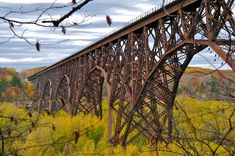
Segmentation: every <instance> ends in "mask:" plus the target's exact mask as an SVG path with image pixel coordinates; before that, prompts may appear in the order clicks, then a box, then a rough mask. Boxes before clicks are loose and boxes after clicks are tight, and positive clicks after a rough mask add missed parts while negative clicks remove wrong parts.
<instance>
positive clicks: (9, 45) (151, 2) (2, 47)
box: [0, 0, 229, 71]
mask: <svg viewBox="0 0 235 156" xmlns="http://www.w3.org/2000/svg"><path fill="white" fill-rule="evenodd" d="M52 2H54V0H0V16H4V15H5V14H6V13H7V12H9V9H11V10H12V11H22V10H23V11H30V10H34V9H35V8H47V7H48V6H50V5H51V3H52ZM70 2H71V0H57V1H56V3H55V6H62V5H69V6H68V7H66V8H65V9H62V10H52V11H50V13H51V15H52V16H53V17H59V16H62V15H63V14H64V13H65V12H67V11H69V10H70V9H71V4H70ZM78 2H79V1H78ZM160 5H162V4H161V1H160V0H125V1H120V0H93V1H92V2H90V3H89V4H88V5H86V6H85V7H84V8H82V9H81V10H80V11H79V12H77V13H76V14H74V15H73V16H72V17H71V19H70V21H76V22H79V21H81V20H82V19H83V17H84V15H95V16H94V17H92V18H89V20H88V21H86V22H84V23H83V24H81V25H78V26H76V27H72V28H69V29H68V30H67V32H66V35H64V34H63V33H62V32H61V29H60V28H57V29H55V28H43V27H38V26H35V25H25V26H23V27H22V28H18V27H14V30H15V31H16V32H18V33H19V34H21V32H22V30H26V29H27V31H25V33H24V36H25V37H27V39H28V40H29V41H30V42H31V43H33V44H35V42H36V41H37V40H38V41H39V42H40V43H41V44H42V46H41V50H40V52H38V51H36V48H35V47H34V46H32V45H30V44H28V43H26V42H25V41H24V40H20V39H19V38H13V39H11V40H10V41H9V42H6V43H4V42H5V41H6V40H8V39H9V38H10V37H11V36H12V35H13V34H12V32H11V31H10V30H9V27H8V24H7V23H4V22H3V21H0V67H13V68H16V69H17V70H18V71H20V70H22V69H27V68H34V67H39V66H49V65H51V64H54V63H55V62H57V61H59V60H61V59H63V58H65V57H68V56H70V55H71V54H73V53H76V52H78V51H79V50H81V49H82V48H84V47H86V46H87V45H88V44H90V43H92V42H94V41H96V40H98V39H99V38H101V37H102V36H104V35H105V34H107V33H109V32H111V31H113V30H114V29H118V28H121V27H122V26H123V25H124V24H125V23H126V22H128V21H130V20H131V19H133V18H135V17H136V16H138V15H139V14H141V13H143V12H145V11H148V10H150V9H151V8H153V7H155V6H160ZM39 13H40V11H39V12H30V13H27V14H23V15H21V14H19V13H17V14H14V13H13V14H10V15H9V16H8V17H10V18H12V19H20V20H23V21H32V20H35V19H36V18H37V16H38V14H39ZM106 15H110V16H111V17H112V20H113V25H112V26H111V27H109V26H108V25H107V23H106V19H105V16H106ZM60 41H65V42H61V43H59V44H56V43H57V42H60ZM3 43H4V44H3ZM214 55H215V54H214V53H212V54H210V53H208V52H207V51H204V52H202V53H200V54H198V55H196V56H195V57H194V59H193V60H192V62H191V63H190V66H199V67H207V68H216V67H218V66H220V64H221V62H222V61H221V60H219V59H217V61H216V62H213V60H214ZM208 61H209V62H208ZM222 69H229V67H228V66H224V67H223V68H222Z"/></svg>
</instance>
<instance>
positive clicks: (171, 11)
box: [30, 0, 235, 146]
mask: <svg viewBox="0 0 235 156" xmlns="http://www.w3.org/2000/svg"><path fill="white" fill-rule="evenodd" d="M232 5H233V0H220V1H210V0H187V1H186V0H185V1H174V2H173V3H171V4H170V5H168V6H166V7H165V8H161V9H160V10H157V11H154V12H153V13H150V14H147V16H145V17H143V18H142V19H139V20H138V21H135V22H134V23H132V24H130V25H128V26H127V27H126V28H123V29H121V30H119V31H117V32H115V33H114V34H111V35H110V36H107V37H106V38H103V39H102V40H100V41H98V42H96V43H94V44H92V45H90V46H88V47H87V48H85V49H84V50H82V51H81V52H79V53H77V54H75V55H72V56H71V57H69V58H67V59H64V60H62V61H60V62H59V63H56V64H55V65H53V66H51V67H48V68H47V69H46V70H44V71H42V72H40V73H38V74H36V75H34V76H32V77H30V80H32V81H34V83H35V84H38V85H37V86H38V87H37V90H36V94H35V105H37V110H38V111H44V110H47V111H49V112H50V113H52V114H54V113H56V112H57V111H59V110H61V109H63V110H65V111H67V112H68V113H71V114H72V115H77V114H78V113H80V112H83V113H86V114H87V113H93V114H95V115H97V116H99V117H100V118H102V92H103V90H102V89H103V85H104V84H105V86H106V89H107V91H106V92H107V99H108V103H109V108H108V128H109V131H108V137H109V141H110V143H112V144H114V145H117V144H122V145H123V146H126V145H127V144H128V143H131V142H133V141H134V140H135V139H136V138H138V137H140V136H143V137H147V138H148V139H149V140H151V142H157V141H164V142H169V141H170V140H171V133H172V129H173V111H172V110H173V106H174V100H175V97H176V92H177V88H178V83H179V81H180V78H181V76H182V74H183V73H184V71H185V69H186V68H187V66H188V64H189V63H190V61H191V59H192V58H193V56H194V55H195V54H197V53H199V52H201V51H202V50H203V49H205V48H207V47H210V48H212V49H213V50H214V51H215V52H216V53H217V54H218V55H219V56H220V57H221V58H222V59H223V60H224V61H225V62H227V63H228V64H229V65H230V67H231V68H232V69H233V71H234V70H235V61H234V60H235V52H234V40H235V25H234V19H233V17H232V11H231V7H232ZM39 97H40V98H39Z"/></svg>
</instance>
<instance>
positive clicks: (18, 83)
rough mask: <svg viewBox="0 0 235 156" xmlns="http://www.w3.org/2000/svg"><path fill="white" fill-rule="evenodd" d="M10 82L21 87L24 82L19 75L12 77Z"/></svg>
mask: <svg viewBox="0 0 235 156" xmlns="http://www.w3.org/2000/svg"><path fill="white" fill-rule="evenodd" d="M10 84H11V86H14V87H19V88H22V87H23V83H22V81H21V79H20V78H19V77H17V76H13V77H12V79H11V81H10Z"/></svg>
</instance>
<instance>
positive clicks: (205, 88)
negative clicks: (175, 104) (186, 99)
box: [178, 67, 235, 101]
mask: <svg viewBox="0 0 235 156" xmlns="http://www.w3.org/2000/svg"><path fill="white" fill-rule="evenodd" d="M178 94H186V95H188V96H191V97H194V98H201V99H207V100H208V99H214V100H226V101H235V72H233V71H231V70H219V71H218V70H216V71H215V70H211V69H205V68H192V67H189V68H187V70H186V72H185V73H184V74H183V76H182V79H181V81H180V86H179V89H178Z"/></svg>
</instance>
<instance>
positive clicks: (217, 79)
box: [0, 67, 235, 102]
mask: <svg viewBox="0 0 235 156" xmlns="http://www.w3.org/2000/svg"><path fill="white" fill-rule="evenodd" d="M45 68H46V67H38V68H33V69H27V70H23V71H21V72H20V73H18V72H17V71H16V70H15V69H13V68H0V100H1V98H2V99H3V98H5V99H9V98H8V94H9V95H11V94H13V93H14V94H13V95H15V94H20V93H21V92H22V91H24V92H25V90H27V89H28V90H31V91H32V89H31V88H32V87H31V88H30V87H29V82H27V80H26V78H28V77H29V76H32V75H34V74H36V73H37V72H39V71H41V70H43V69H45ZM31 91H29V92H31ZM12 92H13V93H12ZM15 92H16V93H15ZM10 93H11V94H10ZM30 94H31V93H30ZM30 94H29V95H30ZM179 94H180V95H187V96H190V97H193V98H197V99H206V100H209V99H215V100H225V101H233V102H234V101H235V72H234V71H231V70H218V71H215V70H211V69H206V68H195V67H188V68H187V69H186V72H185V73H184V74H183V76H182V78H181V80H180V84H179V89H178V95H179ZM13 95H11V96H13ZM10 99H11V98H10Z"/></svg>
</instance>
